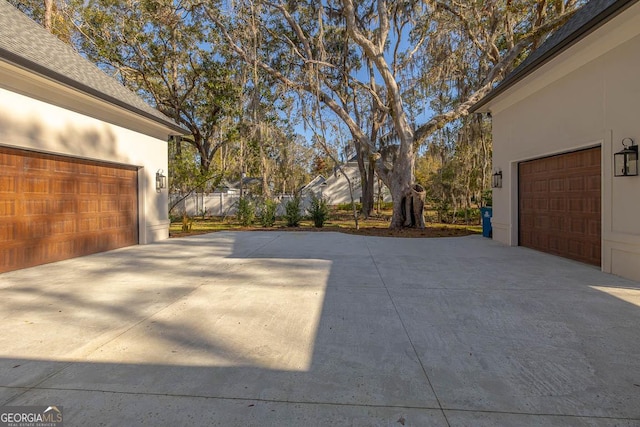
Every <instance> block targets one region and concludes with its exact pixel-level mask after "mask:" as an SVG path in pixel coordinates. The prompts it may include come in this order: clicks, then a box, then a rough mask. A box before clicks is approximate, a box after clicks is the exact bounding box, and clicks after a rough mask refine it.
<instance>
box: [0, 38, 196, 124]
mask: <svg viewBox="0 0 640 427" xmlns="http://www.w3.org/2000/svg"><path fill="white" fill-rule="evenodd" d="M0 58H2V60H4V61H5V62H8V63H10V64H12V65H14V66H17V67H20V68H22V69H25V70H27V71H29V72H32V73H35V74H38V75H40V76H42V77H44V78H46V79H48V80H51V81H53V82H56V83H59V84H62V85H64V86H67V87H70V88H72V89H74V90H77V91H79V92H82V93H85V94H87V95H89V96H92V97H95V98H98V99H100V100H102V101H104V102H107V103H110V104H113V105H115V106H117V107H119V108H123V109H125V110H127V111H130V112H132V113H134V114H137V115H139V116H142V117H144V118H146V119H149V120H152V121H154V122H155V123H157V124H160V125H162V126H164V127H166V128H167V129H168V130H170V131H171V132H173V133H171V135H184V134H188V133H190V132H189V131H188V130H187V129H184V128H182V127H181V126H179V125H178V124H176V123H175V122H174V121H173V120H171V119H169V118H168V117H167V119H166V120H164V119H162V118H160V117H157V116H154V115H153V114H151V113H149V112H147V111H144V110H142V109H139V108H136V107H134V106H132V105H129V104H128V103H126V102H123V101H122V100H120V99H118V98H115V97H113V96H110V95H107V94H105V93H103V92H100V91H98V90H96V89H94V88H92V87H89V86H87V85H85V84H83V83H80V82H78V81H76V80H73V79H71V78H69V77H67V76H65V75H64V74H60V73H57V72H56V71H53V70H51V69H49V68H47V67H44V66H42V65H40V64H38V63H36V62H33V61H30V60H28V59H25V58H23V57H21V56H19V55H16V54H15V53H13V52H10V51H8V50H6V49H3V48H0Z"/></svg>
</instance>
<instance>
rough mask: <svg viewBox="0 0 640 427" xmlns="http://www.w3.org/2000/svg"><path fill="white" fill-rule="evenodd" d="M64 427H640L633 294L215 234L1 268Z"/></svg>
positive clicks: (16, 320) (6, 318)
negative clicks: (23, 267) (26, 266)
mask: <svg viewBox="0 0 640 427" xmlns="http://www.w3.org/2000/svg"><path fill="white" fill-rule="evenodd" d="M0 293H1V295H2V300H1V302H0V319H1V322H0V402H1V404H2V405H11V406H15V405H59V406H63V408H64V417H65V426H89V425H91V426H97V425H114V426H136V425H154V426H174V425H184V426H192V425H193V426H204V425H223V426H297V425H301V426H329V425H340V426H370V425H373V426H401V425H405V426H583V425H584V426H638V425H640V284H638V283H636V282H632V281H628V280H624V279H621V278H618V277H615V276H611V275H607V274H603V273H601V272H600V271H598V270H597V269H595V268H593V267H590V266H587V265H583V264H579V263H576V262H572V261H569V260H565V259H562V258H557V257H553V256H550V255H546V254H542V253H538V252H535V251H531V250H528V249H524V248H509V247H504V246H501V245H499V244H497V243H494V242H492V241H491V240H489V239H483V238H482V237H479V236H470V237H462V238H442V239H393V238H374V237H362V236H352V235H346V234H339V233H324V232H323V233H314V232H277V231H272V232H251V233H249V232H244V233H243V232H239V233H231V232H229V233H215V234H209V235H203V236H197V237H191V238H182V239H171V240H169V241H165V242H162V243H158V244H153V245H148V246H138V247H131V248H126V249H122V250H117V251H112V252H108V253H104V254H99V255H94V256H89V257H84V258H80V259H74V260H69V261H64V262H60V263H55V264H49V265H44V266H40V267H36V268H31V269H26V270H22V271H17V272H11V273H5V274H2V275H0Z"/></svg>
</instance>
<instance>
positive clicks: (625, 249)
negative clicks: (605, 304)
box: [474, 0, 640, 280]
mask: <svg viewBox="0 0 640 427" xmlns="http://www.w3.org/2000/svg"><path fill="white" fill-rule="evenodd" d="M474 109H475V111H477V112H488V113H491V117H492V120H493V167H494V169H495V171H496V172H501V173H502V187H501V188H494V191H493V222H492V223H493V238H494V239H495V240H498V241H500V242H502V243H505V244H507V245H521V246H526V247H530V248H534V249H537V250H541V251H545V252H549V253H553V254H557V255H560V256H564V257H567V258H572V259H576V260H580V261H583V262H587V263H591V264H594V265H597V266H599V267H601V268H602V270H603V271H605V272H610V273H613V274H617V275H620V276H624V277H628V278H632V279H635V280H640V220H639V219H638V218H639V217H638V214H639V212H640V177H639V176H624V177H614V170H613V164H614V154H615V153H616V152H619V151H621V150H622V149H623V144H622V141H623V140H624V141H625V143H627V144H628V142H629V139H628V138H630V139H632V140H633V141H635V143H636V144H637V143H638V142H640V3H639V2H637V1H636V0H633V1H629V0H625V1H612V0H592V1H590V2H589V3H587V4H586V5H585V6H584V7H582V8H581V9H580V10H579V11H578V12H576V14H575V15H574V16H573V17H572V18H571V20H569V21H568V22H567V23H566V25H564V26H563V27H562V28H560V29H559V30H558V31H556V32H555V33H554V34H553V35H552V36H551V37H550V38H549V39H547V41H546V42H545V43H544V44H543V45H542V46H540V48H539V49H538V50H536V51H535V52H533V53H532V54H531V55H530V56H529V57H528V58H527V59H526V60H525V61H524V63H523V64H521V66H519V67H518V68H517V69H516V70H514V72H513V73H511V74H510V75H509V76H508V77H507V78H506V79H505V80H504V81H503V82H502V83H501V84H500V85H498V86H497V87H496V88H495V89H494V90H493V91H492V92H491V93H490V94H489V95H488V96H486V97H485V98H484V99H483V100H481V101H480V102H479V103H478V104H477V105H476V106H475V107H474Z"/></svg>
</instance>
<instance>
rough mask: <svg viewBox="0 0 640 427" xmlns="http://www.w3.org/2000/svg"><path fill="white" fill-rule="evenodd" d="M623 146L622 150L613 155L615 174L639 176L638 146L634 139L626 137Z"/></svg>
mask: <svg viewBox="0 0 640 427" xmlns="http://www.w3.org/2000/svg"><path fill="white" fill-rule="evenodd" d="M625 141H626V142H625ZM622 147H623V148H622V150H621V151H618V152H617V153H616V154H614V155H613V173H614V176H637V175H638V146H637V145H635V143H634V142H633V139H631V138H624V139H623V140H622Z"/></svg>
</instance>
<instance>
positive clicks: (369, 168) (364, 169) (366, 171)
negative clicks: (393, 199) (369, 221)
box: [358, 151, 375, 218]
mask: <svg viewBox="0 0 640 427" xmlns="http://www.w3.org/2000/svg"><path fill="white" fill-rule="evenodd" d="M365 155H367V154H366V153H365V152H364V151H360V152H359V154H358V169H360V189H361V190H362V210H361V213H362V216H363V217H364V218H369V217H370V216H371V212H372V211H373V207H374V188H373V184H374V182H375V165H374V164H373V161H371V160H370V161H369V162H365V161H364V159H363V157H364V156H365Z"/></svg>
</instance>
